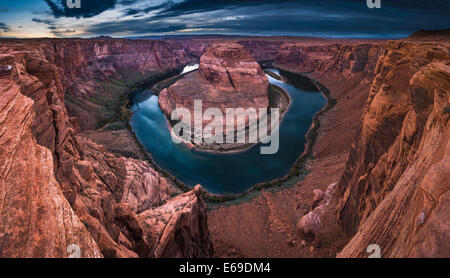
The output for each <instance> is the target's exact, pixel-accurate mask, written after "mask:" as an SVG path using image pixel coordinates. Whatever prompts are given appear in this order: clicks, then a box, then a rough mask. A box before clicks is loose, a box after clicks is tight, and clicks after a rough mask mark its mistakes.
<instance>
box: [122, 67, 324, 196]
mask: <svg viewBox="0 0 450 278" xmlns="http://www.w3.org/2000/svg"><path fill="white" fill-rule="evenodd" d="M196 68H197V67H196V66H191V67H190V68H188V69H185V70H183V73H185V72H187V71H189V70H195V69H196ZM269 70H270V71H272V72H274V73H276V74H278V75H280V72H279V70H278V69H269ZM267 77H268V78H269V82H270V83H272V84H275V85H277V86H279V87H281V88H283V89H284V90H285V91H286V92H287V93H288V94H289V95H290V97H291V100H292V103H291V106H290V107H289V110H288V111H287V112H286V114H285V115H284V118H283V120H282V122H281V124H280V129H279V132H280V148H279V150H278V152H277V153H275V154H272V155H262V154H260V146H259V144H257V145H255V146H254V147H252V148H251V149H248V150H246V151H244V152H240V153H234V154H216V153H205V152H201V151H196V150H194V149H190V148H188V147H187V146H186V145H184V144H175V143H173V142H172V139H171V135H170V131H169V129H168V125H167V120H166V118H165V116H164V114H163V113H162V112H161V109H160V108H159V105H158V96H157V95H155V94H153V92H152V91H151V90H144V89H139V90H137V91H136V92H134V93H133V94H132V95H131V100H132V102H133V105H132V107H131V110H132V112H133V113H134V114H133V116H132V118H131V121H130V125H131V127H132V129H133V131H134V132H135V134H136V136H137V138H138V140H139V141H140V142H141V144H142V146H143V147H144V148H145V149H146V150H147V151H148V153H149V154H150V155H151V157H152V159H153V161H154V162H155V163H156V164H158V166H160V167H161V168H162V169H164V170H166V171H168V172H169V173H171V174H172V175H174V176H175V177H177V178H178V179H179V180H180V181H182V182H183V183H185V184H186V185H188V186H195V185H196V184H201V185H202V186H203V187H204V188H206V189H207V190H208V191H209V192H211V193H215V194H226V193H240V192H243V191H246V190H247V189H249V188H251V187H252V186H253V185H255V184H257V183H260V182H265V181H270V180H273V179H276V178H280V177H282V176H284V175H285V174H287V173H288V172H289V170H290V168H291V167H292V166H293V164H294V163H295V161H296V160H297V158H298V157H299V156H300V155H301V154H302V153H303V151H304V147H305V141H306V138H305V135H306V133H307V132H308V130H309V128H310V126H311V124H312V120H313V117H314V116H315V115H316V113H317V112H319V111H320V110H321V109H322V108H323V107H324V106H325V105H326V103H327V100H326V98H325V97H324V96H323V95H322V94H321V93H319V92H306V91H303V90H301V89H299V88H297V87H295V86H294V85H291V84H292V82H287V81H286V78H285V77H283V80H277V79H275V78H273V77H271V76H269V75H267ZM290 83H291V84H290Z"/></svg>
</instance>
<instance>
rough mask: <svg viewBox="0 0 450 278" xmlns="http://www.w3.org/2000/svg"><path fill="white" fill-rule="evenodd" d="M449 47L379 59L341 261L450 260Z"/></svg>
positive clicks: (353, 174)
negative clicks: (377, 251) (377, 256)
mask: <svg viewBox="0 0 450 278" xmlns="http://www.w3.org/2000/svg"><path fill="white" fill-rule="evenodd" d="M449 61H450V56H449V45H448V43H427V42H423V43H419V42H412V41H409V42H406V41H396V42H390V43H388V44H387V45H386V49H385V51H384V54H383V55H382V56H381V57H380V59H379V61H378V64H377V68H376V71H375V74H376V76H375V78H374V81H373V83H372V86H371V90H370V95H369V98H368V102H367V106H366V108H365V112H364V115H363V117H362V120H361V126H360V128H359V131H358V136H357V139H356V142H355V144H354V145H353V147H352V150H351V152H350V158H349V160H348V162H347V166H346V168H347V170H346V172H345V173H344V175H343V176H342V178H341V181H340V183H339V190H340V194H339V197H338V198H339V199H340V204H339V207H338V210H339V219H340V221H341V224H342V227H343V229H344V231H345V232H346V234H347V235H348V236H353V235H355V234H356V235H355V236H354V237H353V238H352V240H351V241H350V243H349V244H348V245H347V247H346V248H345V249H344V250H343V251H342V252H341V253H340V256H342V257H347V256H351V257H356V256H367V253H366V251H365V249H366V248H367V246H368V245H369V244H378V245H379V246H380V247H381V254H382V256H386V257H405V256H426V257H427V256H430V257H437V256H445V257H446V256H448V255H449V250H450V249H449V241H448V239H449V236H450V228H449V225H450V222H449V220H450V219H449V217H450V215H449V210H448V207H449V202H448V195H449V185H450V184H449V182H448V181H449V180H450V179H449V178H450V176H449V173H450V160H449V130H450V129H449V123H448V119H449V110H448V109H449V97H450V95H449V92H450V67H449Z"/></svg>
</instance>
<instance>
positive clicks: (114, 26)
mask: <svg viewBox="0 0 450 278" xmlns="http://www.w3.org/2000/svg"><path fill="white" fill-rule="evenodd" d="M186 28H187V27H186V25H185V24H167V23H164V22H155V21H148V20H147V21H146V20H136V19H135V20H125V21H119V22H104V23H98V24H96V25H94V26H91V27H89V28H87V29H86V30H85V32H86V33H90V34H113V33H121V32H129V31H132V32H133V33H134V34H146V33H167V32H176V31H180V30H183V29H186Z"/></svg>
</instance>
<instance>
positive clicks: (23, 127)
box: [0, 79, 102, 257]
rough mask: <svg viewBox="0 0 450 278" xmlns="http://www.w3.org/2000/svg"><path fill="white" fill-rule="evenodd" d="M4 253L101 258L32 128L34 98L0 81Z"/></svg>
mask: <svg viewBox="0 0 450 278" xmlns="http://www.w3.org/2000/svg"><path fill="white" fill-rule="evenodd" d="M0 82H1V84H2V86H1V87H0V111H1V112H0V123H1V125H0V204H1V206H0V257H67V256H68V255H70V253H68V252H69V250H67V248H68V247H69V246H70V245H72V244H76V245H78V246H79V247H80V251H81V253H80V255H81V256H82V257H101V256H102V254H101V253H100V250H99V248H98V245H97V243H96V242H95V241H94V240H93V238H92V237H91V235H90V234H89V232H88V231H87V230H86V228H85V226H84V225H83V224H82V223H81V221H80V219H79V218H78V217H77V215H76V214H75V212H74V210H73V209H72V207H71V206H70V205H69V203H68V202H67V200H66V198H65V197H64V195H63V194H62V192H61V189H60V185H59V183H58V182H57V180H56V179H55V175H54V162H53V156H52V153H51V152H50V150H49V149H47V148H45V147H43V146H40V145H38V144H37V142H36V139H35V138H34V137H33V135H32V132H31V126H32V124H33V122H34V120H35V113H34V110H33V105H34V102H33V100H31V99H30V98H28V97H26V96H24V95H23V94H21V93H20V88H19V87H18V86H17V85H16V84H15V83H14V82H11V81H9V80H2V79H0Z"/></svg>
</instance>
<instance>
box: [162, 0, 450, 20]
mask: <svg viewBox="0 0 450 278" xmlns="http://www.w3.org/2000/svg"><path fill="white" fill-rule="evenodd" d="M288 3H293V4H295V5H296V6H297V7H298V8H303V9H311V8H314V9H324V10H328V11H329V12H333V11H335V10H341V9H343V8H344V9H345V8H347V7H349V6H352V7H359V8H364V9H366V10H367V11H366V12H369V11H370V10H369V9H368V8H367V6H366V0H314V1H312V0H275V1H274V0H214V1H211V0H186V1H183V2H180V3H177V4H174V5H171V6H170V7H168V8H166V9H165V10H163V11H161V12H160V16H162V17H164V16H167V17H171V16H179V15H183V14H190V13H197V12H208V11H216V10H221V9H230V8H237V7H255V6H263V5H274V6H276V5H280V4H288ZM381 3H382V8H384V7H391V8H396V9H400V10H403V11H405V12H406V11H411V12H418V13H439V14H448V11H449V10H450V2H449V1H448V0H431V1H424V0H390V1H388V0H381Z"/></svg>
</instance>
